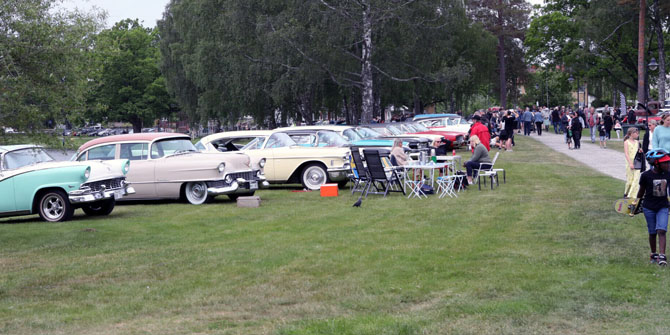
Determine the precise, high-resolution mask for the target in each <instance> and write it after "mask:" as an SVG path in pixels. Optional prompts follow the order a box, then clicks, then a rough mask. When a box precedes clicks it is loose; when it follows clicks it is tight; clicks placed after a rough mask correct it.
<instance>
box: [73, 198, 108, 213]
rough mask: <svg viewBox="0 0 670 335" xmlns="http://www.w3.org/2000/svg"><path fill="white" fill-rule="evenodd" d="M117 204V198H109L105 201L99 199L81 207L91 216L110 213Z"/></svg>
mask: <svg viewBox="0 0 670 335" xmlns="http://www.w3.org/2000/svg"><path fill="white" fill-rule="evenodd" d="M115 205H116V200H114V199H113V198H112V199H107V200H103V201H97V202H94V203H91V204H87V205H84V206H83V207H82V208H81V209H82V210H83V211H84V213H86V215H90V216H104V215H109V214H110V213H111V212H112V211H113V210H114V206H115Z"/></svg>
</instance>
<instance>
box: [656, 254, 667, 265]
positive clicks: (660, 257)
mask: <svg viewBox="0 0 670 335" xmlns="http://www.w3.org/2000/svg"><path fill="white" fill-rule="evenodd" d="M658 265H659V266H666V265H668V259H667V258H666V257H665V255H664V254H660V255H658Z"/></svg>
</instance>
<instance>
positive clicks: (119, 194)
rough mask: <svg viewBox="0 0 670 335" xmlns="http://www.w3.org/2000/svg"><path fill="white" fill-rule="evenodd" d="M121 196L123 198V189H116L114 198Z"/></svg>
mask: <svg viewBox="0 0 670 335" xmlns="http://www.w3.org/2000/svg"><path fill="white" fill-rule="evenodd" d="M121 198H123V191H121V190H118V191H114V199H121Z"/></svg>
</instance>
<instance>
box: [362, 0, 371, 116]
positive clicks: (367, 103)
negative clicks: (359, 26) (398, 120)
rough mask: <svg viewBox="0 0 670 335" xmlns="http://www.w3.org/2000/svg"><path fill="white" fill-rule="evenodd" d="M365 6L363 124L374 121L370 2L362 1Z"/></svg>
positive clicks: (367, 0)
mask: <svg viewBox="0 0 670 335" xmlns="http://www.w3.org/2000/svg"><path fill="white" fill-rule="evenodd" d="M361 3H362V4H363V49H362V52H361V53H362V55H361V82H362V83H363V92H362V95H361V99H362V100H361V122H362V123H363V124H366V123H369V122H370V120H372V111H373V109H374V97H373V94H372V91H373V82H372V16H371V13H370V2H369V0H363V1H361Z"/></svg>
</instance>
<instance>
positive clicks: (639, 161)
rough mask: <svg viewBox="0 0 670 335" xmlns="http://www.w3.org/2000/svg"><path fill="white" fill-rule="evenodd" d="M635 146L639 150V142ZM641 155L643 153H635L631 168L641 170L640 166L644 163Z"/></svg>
mask: <svg viewBox="0 0 670 335" xmlns="http://www.w3.org/2000/svg"><path fill="white" fill-rule="evenodd" d="M637 147H638V150H639V148H640V142H638V143H637ZM642 155H644V154H643V153H641V152H639V151H638V152H637V153H636V154H635V159H633V169H635V170H642V166H643V163H644V161H643V160H644V158H643V157H642Z"/></svg>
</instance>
